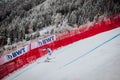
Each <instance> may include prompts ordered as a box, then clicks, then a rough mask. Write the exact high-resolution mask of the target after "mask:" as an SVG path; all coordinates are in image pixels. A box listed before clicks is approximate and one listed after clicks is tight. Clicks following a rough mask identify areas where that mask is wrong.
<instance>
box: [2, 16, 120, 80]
mask: <svg viewBox="0 0 120 80" xmlns="http://www.w3.org/2000/svg"><path fill="white" fill-rule="evenodd" d="M117 27H120V17H117V18H115V17H113V18H112V17H110V18H109V19H108V20H104V21H102V22H99V23H97V22H96V23H94V25H93V26H91V27H89V29H88V26H86V27H84V28H79V29H75V30H72V31H69V32H66V33H65V34H62V35H60V36H59V37H57V39H56V40H55V41H54V42H52V43H49V44H46V45H43V46H41V47H38V48H35V49H33V50H30V51H29V52H27V53H25V54H23V55H21V56H19V57H17V58H15V59H14V60H12V61H10V62H7V63H5V64H3V65H0V79H2V78H3V77H5V76H7V75H8V74H10V73H12V72H14V71H16V70H18V69H20V68H21V67H23V66H25V65H28V64H30V63H32V62H33V61H35V60H36V59H38V58H40V57H41V56H43V55H45V54H47V51H46V50H44V48H45V47H46V46H47V47H49V48H51V49H52V50H56V49H58V48H60V47H62V46H66V45H68V44H71V43H73V42H75V41H78V40H81V39H84V38H87V37H90V36H93V35H96V34H98V33H101V32H104V31H108V30H111V29H114V28H117ZM58 35H59V34H58ZM56 36H57V35H56Z"/></svg>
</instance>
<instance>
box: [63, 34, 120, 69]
mask: <svg viewBox="0 0 120 80" xmlns="http://www.w3.org/2000/svg"><path fill="white" fill-rule="evenodd" d="M118 36H120V33H119V34H117V35H115V36H113V37H112V38H110V39H108V40H106V41H105V42H103V43H101V44H99V45H98V46H96V47H95V48H93V49H91V50H90V51H88V52H86V53H84V54H83V55H81V56H79V57H77V58H76V59H74V60H72V61H70V62H68V63H66V64H65V65H64V66H63V67H66V66H68V65H70V64H72V63H74V62H75V61H77V60H79V59H80V58H82V57H84V56H86V55H88V54H90V53H91V52H93V51H94V50H96V49H97V48H99V47H101V46H103V45H104V44H106V43H108V42H110V41H111V40H113V39H115V38H116V37H118Z"/></svg>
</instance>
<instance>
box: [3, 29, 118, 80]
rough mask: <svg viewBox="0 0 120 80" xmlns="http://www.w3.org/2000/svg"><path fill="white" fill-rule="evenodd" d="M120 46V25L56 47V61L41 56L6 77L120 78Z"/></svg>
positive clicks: (11, 79) (16, 79)
mask: <svg viewBox="0 0 120 80" xmlns="http://www.w3.org/2000/svg"><path fill="white" fill-rule="evenodd" d="M119 49H120V27H119V28H116V29H113V30H110V31H107V32H103V33H100V34H97V35H95V36H92V37H89V38H86V39H84V40H80V41H77V42H75V43H73V44H70V45H68V46H65V47H62V48H60V49H58V50H55V51H54V52H53V54H52V56H53V57H55V59H53V61H55V62H53V63H52V62H51V63H39V64H38V63H37V62H39V61H40V60H41V59H42V58H41V59H38V60H36V62H34V63H32V64H30V65H29V66H27V67H24V68H22V69H20V70H17V71H16V72H14V73H12V74H10V75H9V76H8V77H6V78H4V80H119V79H120V77H119V75H120V69H119V66H120V50H119ZM43 58H44V57H43Z"/></svg>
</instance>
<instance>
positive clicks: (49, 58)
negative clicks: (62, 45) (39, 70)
mask: <svg viewBox="0 0 120 80" xmlns="http://www.w3.org/2000/svg"><path fill="white" fill-rule="evenodd" d="M45 49H46V50H47V52H48V55H47V58H46V60H45V62H50V60H51V59H52V57H51V55H52V50H51V49H50V48H48V47H46V48H45Z"/></svg>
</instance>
